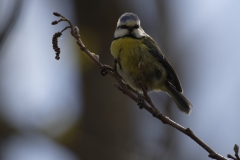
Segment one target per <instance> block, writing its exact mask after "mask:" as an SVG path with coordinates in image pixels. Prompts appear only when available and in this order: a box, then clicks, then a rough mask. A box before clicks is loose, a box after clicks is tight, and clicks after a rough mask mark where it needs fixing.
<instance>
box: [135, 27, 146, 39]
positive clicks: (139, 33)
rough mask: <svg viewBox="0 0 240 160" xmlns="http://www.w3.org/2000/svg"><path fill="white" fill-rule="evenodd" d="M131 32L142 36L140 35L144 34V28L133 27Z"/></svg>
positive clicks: (140, 36)
mask: <svg viewBox="0 0 240 160" xmlns="http://www.w3.org/2000/svg"><path fill="white" fill-rule="evenodd" d="M133 33H134V35H135V36H136V37H137V38H142V37H144V36H146V33H145V32H144V30H143V29H142V28H138V29H134V30H133Z"/></svg>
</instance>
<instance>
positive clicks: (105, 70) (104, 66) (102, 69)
mask: <svg viewBox="0 0 240 160" xmlns="http://www.w3.org/2000/svg"><path fill="white" fill-rule="evenodd" d="M100 69H101V74H102V76H106V75H107V70H110V71H113V69H112V68H111V67H110V66H108V65H103V66H102V67H100Z"/></svg>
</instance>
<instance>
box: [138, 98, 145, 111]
mask: <svg viewBox="0 0 240 160" xmlns="http://www.w3.org/2000/svg"><path fill="white" fill-rule="evenodd" d="M144 103H145V101H144V99H143V98H141V97H138V100H137V105H138V106H139V108H140V109H143V104H144Z"/></svg>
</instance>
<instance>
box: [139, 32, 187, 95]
mask: <svg viewBox="0 0 240 160" xmlns="http://www.w3.org/2000/svg"><path fill="white" fill-rule="evenodd" d="M143 43H144V44H145V45H146V46H147V47H148V48H149V52H150V53H151V54H152V55H153V56H154V57H155V58H157V59H158V61H159V62H160V63H161V64H162V65H163V67H164V68H165V69H166V71H167V73H168V75H167V80H168V81H169V82H170V83H171V84H172V85H173V86H175V87H176V89H177V90H178V91H179V92H183V90H182V86H181V84H180V81H179V79H178V76H177V73H176V72H175V71H174V69H173V68H172V66H171V64H170V63H169V62H168V60H167V59H166V58H165V57H164V55H163V54H162V51H161V50H160V48H159V47H158V45H157V43H156V42H155V41H154V40H153V39H152V38H151V37H150V36H145V37H144V41H143Z"/></svg>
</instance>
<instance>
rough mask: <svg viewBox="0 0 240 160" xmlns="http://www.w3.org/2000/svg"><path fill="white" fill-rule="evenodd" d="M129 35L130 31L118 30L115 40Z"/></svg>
mask: <svg viewBox="0 0 240 160" xmlns="http://www.w3.org/2000/svg"><path fill="white" fill-rule="evenodd" d="M127 34H128V30H127V29H121V28H118V29H116V31H115V33H114V38H119V37H123V36H125V35H127Z"/></svg>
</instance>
